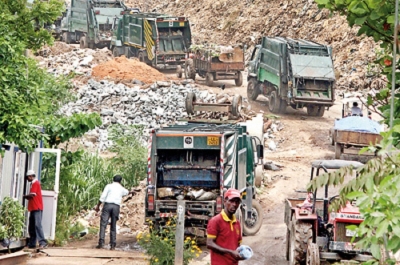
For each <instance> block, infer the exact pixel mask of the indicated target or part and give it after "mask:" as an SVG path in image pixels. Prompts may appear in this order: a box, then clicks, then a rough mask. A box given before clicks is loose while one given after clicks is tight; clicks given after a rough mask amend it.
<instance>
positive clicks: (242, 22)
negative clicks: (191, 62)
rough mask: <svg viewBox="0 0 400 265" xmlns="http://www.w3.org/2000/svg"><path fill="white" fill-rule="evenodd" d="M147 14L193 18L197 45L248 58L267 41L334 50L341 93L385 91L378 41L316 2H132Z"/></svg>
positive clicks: (337, 83) (147, 0) (128, 1)
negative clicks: (236, 49)
mask: <svg viewBox="0 0 400 265" xmlns="http://www.w3.org/2000/svg"><path fill="white" fill-rule="evenodd" d="M125 3H126V4H127V5H128V6H135V7H139V8H140V9H141V11H143V12H146V11H151V10H160V11H161V10H162V12H165V13H173V14H175V15H177V16H187V17H189V19H190V24H191V31H192V39H193V41H192V43H195V44H206V43H218V44H220V45H233V44H235V43H243V44H247V46H248V48H247V51H248V52H247V53H246V59H247V60H248V59H250V56H251V52H252V50H253V48H254V46H255V45H256V44H258V43H259V42H260V40H261V37H262V36H271V37H275V36H281V37H289V38H292V39H306V40H310V41H315V42H318V43H322V44H327V45H331V46H332V47H333V59H334V66H335V69H336V71H335V72H336V77H337V82H336V85H337V88H338V89H349V90H350V89H351V90H362V89H370V88H375V89H379V88H380V87H379V85H380V84H379V82H376V80H379V76H375V75H373V74H370V73H369V72H368V64H369V63H370V62H373V61H374V60H375V59H376V50H378V49H379V45H377V44H376V43H375V42H374V41H373V40H372V38H361V37H359V36H357V31H358V28H357V27H355V28H350V27H349V26H348V23H347V21H346V17H345V16H340V15H339V14H333V15H332V16H331V14H330V13H329V11H328V10H326V9H323V10H321V9H318V6H317V3H315V1H313V0H291V1H289V0H285V1H261V0H253V1H214V0H203V1H197V2H188V1H182V0H175V1H167V0H135V1H134V0H126V1H125Z"/></svg>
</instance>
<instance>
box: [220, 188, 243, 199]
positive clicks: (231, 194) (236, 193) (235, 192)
mask: <svg viewBox="0 0 400 265" xmlns="http://www.w3.org/2000/svg"><path fill="white" fill-rule="evenodd" d="M224 198H225V199H226V198H228V200H232V199H233V198H239V199H242V198H240V192H239V191H238V190H237V189H229V190H227V191H226V192H225V195H224Z"/></svg>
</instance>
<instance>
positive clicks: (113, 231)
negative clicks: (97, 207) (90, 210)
mask: <svg viewBox="0 0 400 265" xmlns="http://www.w3.org/2000/svg"><path fill="white" fill-rule="evenodd" d="M109 219H111V226H110V246H111V247H115V245H116V244H117V220H118V219H119V205H117V204H114V203H104V206H103V210H102V212H101V219H100V233H99V245H104V237H105V234H106V227H107V225H108V220H109Z"/></svg>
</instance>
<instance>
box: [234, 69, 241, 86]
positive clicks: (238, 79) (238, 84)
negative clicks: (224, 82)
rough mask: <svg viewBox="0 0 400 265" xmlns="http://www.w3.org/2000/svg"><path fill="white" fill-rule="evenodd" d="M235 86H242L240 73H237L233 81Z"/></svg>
mask: <svg viewBox="0 0 400 265" xmlns="http://www.w3.org/2000/svg"><path fill="white" fill-rule="evenodd" d="M235 85H236V86H241V85H243V75H242V72H240V71H239V72H238V78H236V79H235Z"/></svg>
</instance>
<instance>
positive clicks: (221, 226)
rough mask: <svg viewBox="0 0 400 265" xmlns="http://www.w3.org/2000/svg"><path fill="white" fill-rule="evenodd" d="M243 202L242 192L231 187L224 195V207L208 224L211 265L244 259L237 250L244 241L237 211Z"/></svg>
mask: <svg viewBox="0 0 400 265" xmlns="http://www.w3.org/2000/svg"><path fill="white" fill-rule="evenodd" d="M240 203H241V198H240V192H239V191H238V190H236V189H229V190H227V192H225V195H224V209H223V210H222V211H221V213H220V214H218V215H216V216H214V217H213V218H211V220H210V221H209V222H208V225H207V248H209V249H210V250H211V265H237V264H239V260H244V259H243V258H242V257H241V256H240V255H239V252H238V251H237V250H236V249H237V248H238V247H239V245H240V243H241V242H242V231H241V226H240V223H239V220H236V217H235V212H236V210H237V208H238V207H239V205H240Z"/></svg>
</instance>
